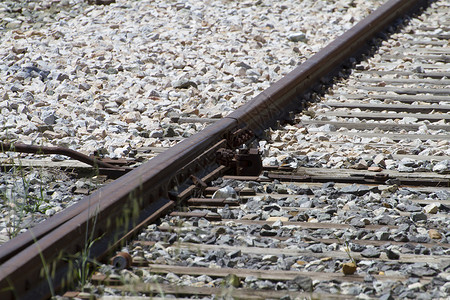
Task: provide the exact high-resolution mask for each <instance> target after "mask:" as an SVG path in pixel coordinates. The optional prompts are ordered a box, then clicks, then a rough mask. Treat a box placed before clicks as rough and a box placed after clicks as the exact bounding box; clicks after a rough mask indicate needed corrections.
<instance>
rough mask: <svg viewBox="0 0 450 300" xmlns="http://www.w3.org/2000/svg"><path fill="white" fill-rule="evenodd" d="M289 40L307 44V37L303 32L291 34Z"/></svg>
mask: <svg viewBox="0 0 450 300" xmlns="http://www.w3.org/2000/svg"><path fill="white" fill-rule="evenodd" d="M288 39H289V40H290V41H292V42H306V41H307V39H306V35H305V34H304V33H303V32H296V33H291V34H289V35H288Z"/></svg>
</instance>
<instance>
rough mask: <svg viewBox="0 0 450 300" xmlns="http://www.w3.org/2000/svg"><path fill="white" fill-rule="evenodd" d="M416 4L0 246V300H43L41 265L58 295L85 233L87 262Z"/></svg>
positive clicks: (390, 8)
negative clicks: (236, 135) (232, 139)
mask: <svg viewBox="0 0 450 300" xmlns="http://www.w3.org/2000/svg"><path fill="white" fill-rule="evenodd" d="M424 2H426V1H411V0H390V1H388V2H387V3H385V4H384V5H382V6H381V7H380V8H379V9H377V10H376V11H375V12H374V13H372V14H371V15H370V16H369V17H368V18H366V19H364V20H363V21H361V22H360V23H358V24H357V25H356V26H354V27H353V28H352V29H351V30H349V31H348V32H347V33H345V34H344V35H342V36H341V37H340V38H338V39H337V40H335V41H334V42H332V43H331V44H330V45H328V46H327V47H326V48H324V49H323V50H321V51H319V52H318V53H317V54H316V55H314V56H313V57H311V58H310V59H308V60H307V61H306V62H305V63H303V64H302V65H300V66H299V67H297V68H296V69H295V70H293V71H292V72H290V73H289V74H287V75H286V76H285V77H284V78H282V79H281V80H280V81H278V82H277V83H275V84H273V85H272V86H270V87H269V88H268V89H266V90H265V91H263V92H262V93H261V94H259V95H258V96H256V97H255V98H254V99H252V100H251V101H250V102H248V103H247V104H245V105H243V106H242V107H240V108H239V109H237V110H236V111H235V112H233V113H231V114H230V115H228V116H227V117H225V118H223V119H221V120H219V121H217V122H215V123H214V124H212V125H210V126H208V127H207V128H206V129H205V130H203V131H201V132H199V133H197V134H195V135H193V136H192V137H190V138H188V139H186V140H183V141H182V142H180V143H178V144H177V145H175V146H174V147H172V148H170V149H168V150H167V151H165V152H163V153H161V154H160V155H158V156H157V157H155V158H153V159H152V160H150V161H149V162H147V163H145V164H143V165H142V166H140V167H139V168H137V169H135V170H132V171H130V172H128V173H127V174H125V175H123V176H122V177H120V178H119V179H118V180H116V181H115V182H114V183H112V184H109V185H107V186H105V187H103V188H101V189H99V190H98V191H96V192H94V193H93V194H92V195H89V196H87V197H85V198H84V199H82V200H81V201H79V202H78V203H77V204H75V205H73V206H71V207H69V208H68V209H67V210H64V211H63V213H61V214H56V215H55V216H53V217H51V218H49V219H48V220H46V221H44V222H42V223H40V224H38V225H37V226H36V227H34V228H32V229H30V230H28V231H27V232H25V233H23V234H20V235H19V236H18V237H17V238H15V239H13V240H11V241H8V242H7V243H5V244H3V245H2V246H0V262H1V263H2V265H0V298H1V299H6V300H7V299H18V298H19V299H33V300H34V299H43V298H48V297H49V296H50V287H49V286H48V283H47V281H46V278H42V276H41V269H42V260H45V261H46V262H48V263H54V262H55V263H56V265H55V269H54V270H55V273H54V277H53V278H52V279H53V285H54V287H55V288H56V289H58V288H59V287H61V285H62V284H63V282H64V281H65V280H66V276H67V275H66V271H67V270H68V266H67V264H65V263H64V262H63V261H61V260H58V258H59V257H61V255H63V254H76V253H79V252H80V245H83V243H84V238H85V236H86V232H89V233H90V234H91V235H92V237H93V238H94V239H96V238H99V237H102V238H101V240H100V241H99V242H97V243H94V245H93V247H92V249H91V251H90V255H91V256H92V257H98V256H99V255H101V254H102V253H104V252H105V251H108V249H110V247H111V246H112V245H111V242H110V241H117V240H118V239H120V237H121V236H123V235H126V234H127V233H128V232H129V231H130V230H132V228H133V227H134V226H135V225H136V224H140V223H141V222H142V220H145V219H146V218H147V216H148V215H150V214H151V211H153V210H154V209H158V208H161V207H162V206H164V205H167V203H168V202H167V200H165V199H168V193H169V191H170V190H171V189H173V188H174V187H175V186H177V184H179V183H182V182H185V181H186V180H188V179H189V176H190V175H191V174H196V173H197V172H200V171H202V170H205V166H208V167H211V166H212V165H215V152H216V151H217V149H218V148H220V147H226V145H225V146H224V145H222V146H220V147H219V146H218V145H220V143H222V141H223V139H226V138H227V136H228V135H229V133H230V132H236V130H237V129H244V130H247V129H249V130H251V131H252V133H255V134H257V135H261V134H262V133H263V132H264V130H265V129H266V128H268V127H269V126H273V125H274V124H276V122H277V120H282V119H284V118H285V117H287V116H288V115H289V112H290V111H297V110H299V109H300V108H301V107H303V106H304V103H303V101H302V98H301V96H300V95H302V94H304V93H305V92H307V91H309V90H310V89H311V88H313V87H314V84H315V83H316V82H318V81H319V80H320V79H321V78H323V77H324V76H326V75H327V74H329V73H330V72H333V71H335V70H336V69H337V68H338V67H339V66H340V65H341V64H342V63H343V62H345V61H346V60H347V59H348V58H350V57H352V56H353V55H355V53H358V52H359V51H360V48H361V47H362V45H363V44H365V43H366V42H367V41H368V40H370V39H371V38H372V37H373V36H374V35H375V34H376V33H377V32H379V31H381V30H383V29H384V28H386V27H387V26H389V25H390V24H391V23H392V22H393V21H394V20H395V19H397V18H398V17H400V16H401V15H403V14H405V13H406V12H409V11H410V10H411V9H413V8H417V7H418V5H419V4H423V3H424ZM242 140H245V139H242ZM209 149H211V151H208V150H209ZM213 150H214V151H213ZM205 152H206V154H205ZM99 166H100V165H99ZM207 191H208V188H207V189H206V190H205V192H207ZM206 217H209V218H214V217H216V218H217V216H213V215H211V216H208V215H207V216H206ZM219 217H220V216H219ZM94 224H95V226H94ZM112 243H114V242H112Z"/></svg>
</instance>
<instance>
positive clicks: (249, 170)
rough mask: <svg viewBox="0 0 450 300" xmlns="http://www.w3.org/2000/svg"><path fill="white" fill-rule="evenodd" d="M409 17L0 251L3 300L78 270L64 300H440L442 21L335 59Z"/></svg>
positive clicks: (364, 28)
mask: <svg viewBox="0 0 450 300" xmlns="http://www.w3.org/2000/svg"><path fill="white" fill-rule="evenodd" d="M418 4H419V3H415V4H414V5H411V2H409V1H389V2H388V3H387V4H385V5H384V6H382V7H381V8H380V9H379V10H377V11H376V12H374V13H373V14H372V15H371V16H370V17H369V18H367V19H366V20H364V21H362V22H361V23H359V24H358V25H357V26H356V27H355V28H353V29H352V30H350V31H349V32H348V33H346V34H344V35H343V36H342V37H341V38H340V39H338V40H336V41H335V42H333V43H332V44H331V45H329V46H328V47H326V48H325V49H324V50H322V51H321V52H319V53H318V54H317V55H315V56H313V57H312V58H311V59H310V60H308V61H306V62H305V63H304V64H302V65H301V66H299V67H298V68H297V69H296V70H294V71H293V72H292V73H289V74H288V75H287V76H286V77H285V78H283V79H282V80H280V81H279V82H277V83H276V84H274V85H273V86H271V87H270V88H269V89H267V90H266V91H264V92H263V93H262V94H260V95H259V96H257V97H256V98H255V99H254V100H253V101H251V102H250V103H248V104H247V105H245V106H243V107H242V108H240V109H238V110H237V111H236V112H234V113H232V114H231V115H229V116H228V117H226V118H224V119H222V120H219V121H215V123H214V124H213V125H211V126H209V127H207V128H206V129H205V130H204V131H202V132H200V133H198V134H196V135H194V136H193V137H191V138H189V139H186V140H184V141H182V142H180V143H179V144H177V145H176V146H175V147H172V148H170V149H168V150H167V151H164V152H163V153H161V154H160V155H158V156H156V157H155V158H153V159H152V160H150V161H149V162H148V163H146V164H143V165H142V166H141V167H139V168H137V169H135V170H133V171H131V172H129V173H128V174H126V175H124V176H122V177H121V178H119V179H118V180H116V181H115V182H114V183H112V184H110V185H107V186H105V187H103V188H101V189H100V190H99V191H97V192H95V193H93V194H92V195H90V196H88V197H86V198H85V199H84V200H83V201H81V202H80V203H79V204H77V205H74V206H72V207H70V208H69V209H67V210H66V211H65V212H64V214H57V215H55V216H54V217H52V218H51V219H49V220H48V221H46V222H44V223H42V224H40V225H38V226H36V227H35V228H33V229H31V230H29V231H28V232H27V233H24V234H22V235H20V236H18V237H17V238H16V239H14V240H12V241H10V242H8V243H6V244H4V245H2V246H0V250H1V251H0V252H1V253H2V254H1V255H2V256H1V262H2V265H1V266H0V270H1V272H0V274H1V277H0V280H1V289H2V291H3V292H2V293H3V295H4V297H5V299H14V298H20V299H28V298H29V299H36V295H39V296H38V297H40V298H45V297H48V296H50V295H51V292H52V291H53V290H56V289H58V288H60V287H62V286H63V287H64V289H65V290H67V289H74V287H73V286H71V285H70V284H68V282H70V281H71V280H73V279H74V278H73V276H75V275H74V274H73V271H74V270H73V269H74V267H78V268H76V269H77V270H80V268H79V267H82V269H83V270H85V269H89V268H90V267H89V266H91V267H92V264H91V260H90V259H96V260H98V261H102V262H110V264H105V265H102V266H101V267H100V268H98V269H97V272H96V273H95V274H94V275H93V276H92V278H91V280H90V282H91V283H90V284H89V285H85V286H84V289H83V291H82V292H81V293H80V292H67V293H66V294H65V296H66V297H79V298H83V297H87V298H89V297H96V298H99V299H112V298H114V297H116V298H117V299H122V298H121V297H122V296H123V298H125V299H126V298H127V297H129V298H130V299H134V298H133V297H132V296H143V295H146V296H148V295H151V296H152V297H162V298H164V297H168V295H171V296H173V295H175V296H177V297H185V298H190V297H213V296H212V295H215V297H218V298H220V297H223V298H227V297H228V298H241V299H267V298H283V299H291V298H292V299H293V298H296V297H300V298H302V297H323V298H335V299H348V298H353V297H355V296H358V295H359V296H360V297H366V298H371V297H380V296H381V297H386V299H388V298H389V297H400V298H404V297H409V298H411V297H414V296H415V295H421V297H432V298H436V297H437V298H439V297H442V298H444V297H446V296H448V294H449V292H450V291H449V288H448V282H449V279H450V278H449V276H448V274H449V273H448V272H449V265H450V264H449V262H450V256H449V255H450V253H449V240H448V238H449V237H448V235H447V231H448V228H447V227H448V225H447V223H448V212H449V208H450V206H449V205H450V203H448V200H449V199H448V195H449V194H450V187H449V184H450V179H449V175H448V170H449V166H448V164H449V162H448V156H449V153H448V143H449V142H448V140H449V138H448V125H447V123H448V110H449V108H450V106H449V103H448V100H449V97H448V95H449V90H448V89H446V84H447V83H446V82H447V81H448V80H447V79H446V78H447V77H448V67H447V65H448V64H446V62H447V60H448V57H447V56H448V38H447V39H446V34H447V33H448V23H445V15H446V14H448V13H449V7H448V6H446V4H445V3H443V2H439V1H437V2H435V3H431V4H429V6H430V7H428V9H427V10H426V11H425V12H423V13H422V14H421V15H420V17H419V19H415V18H413V19H411V20H410V22H409V23H408V25H405V26H406V27H405V28H402V30H400V31H399V32H397V33H393V32H391V34H390V37H389V39H386V40H384V41H383V42H381V41H380V43H381V45H378V47H377V51H376V52H375V53H374V55H372V57H370V58H367V59H365V60H361V61H358V62H356V60H354V59H351V57H354V55H355V52H356V53H361V50H360V49H359V48H352V49H351V48H350V47H353V45H354V44H355V43H357V44H362V43H363V42H365V41H371V38H372V37H373V35H374V34H376V33H377V32H378V31H379V30H382V29H384V28H385V27H387V26H389V25H391V24H392V22H393V21H394V20H396V19H397V18H398V17H399V16H400V15H401V14H403V13H405V12H406V11H409V10H411V9H413V8H414V9H415V8H416V5H418ZM393 11H396V14H393V15H392V14H391V13H392V12H393ZM438 21H441V22H440V23H439V22H438ZM411 35H416V38H414V39H412V41H413V42H412V41H409V37H410V36H411ZM447 35H448V34H447ZM418 36H420V37H421V39H422V38H423V40H421V39H420V40H419V39H417V37H418ZM404 49H407V51H408V55H407V57H406V56H405V55H403V54H402V53H403V52H404V51H406V50H404ZM446 50H447V52H446ZM372 51H373V50H372ZM372 54H373V53H372ZM347 60H349V64H347V68H345V69H344V70H342V71H341V72H342V74H341V75H342V76H340V78H341V79H339V80H338V81H336V82H334V84H333V85H332V86H327V87H326V88H324V87H323V86H320V85H317V82H318V81H319V80H320V79H322V78H323V77H324V76H327V77H330V76H331V75H329V74H330V72H332V73H334V74H336V68H338V67H340V66H341V63H342V62H343V61H347ZM348 66H353V67H354V68H352V69H351V70H352V72H351V73H350V69H349V68H348ZM339 70H340V69H339ZM428 75H429V76H428ZM316 85H317V86H316ZM310 87H314V88H313V89H310ZM306 100H309V102H308V101H306ZM301 109H304V111H303V112H300V113H297V114H292V113H291V112H298V111H299V110H301ZM174 121H178V122H196V121H198V120H196V119H186V118H185V119H183V118H178V119H177V120H174ZM203 121H205V122H206V121H208V120H203ZM209 121H212V120H209ZM280 121H281V123H280V124H278V126H276V125H277V123H278V122H280ZM270 126H272V127H273V128H276V129H267V128H268V127H270ZM264 137H265V138H264ZM417 140H420V141H421V142H420V143H418V142H417ZM243 144H247V145H248V146H247V148H242V147H240V146H241V145H243ZM255 144H256V145H257V146H258V149H259V151H255V150H251V149H252V148H251V146H252V145H253V146H254V145H255ZM249 147H250V148H249ZM236 148H240V150H239V151H238V152H236V151H235V149H236ZM249 149H250V150H249ZM260 152H262V156H263V157H262V158H261V157H260V154H261V153H260ZM343 153H344V154H345V155H344V157H345V159H342V157H343V155H341V154H343ZM338 154H339V155H338ZM218 162H220V163H218ZM83 245H84V246H83ZM118 252H119V253H118ZM62 258H63V259H62ZM42 265H44V266H46V268H42V267H41V266H42ZM68 271H71V273H70V274H71V275H70V276H69V277H68V275H67V273H68ZM79 274H80V273H79ZM71 276H72V277H71ZM80 277H82V278H80ZM80 277H79V278H78V280H80V279H82V280H83V282H84V283H87V279H88V274H87V272H85V273H82V274H81V276H80ZM85 280H86V281H85ZM92 284H95V285H92ZM9 288H12V290H9ZM288 297H289V298H288ZM2 298H3V296H2Z"/></svg>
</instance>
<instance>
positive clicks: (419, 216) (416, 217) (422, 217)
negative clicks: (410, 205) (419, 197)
mask: <svg viewBox="0 0 450 300" xmlns="http://www.w3.org/2000/svg"><path fill="white" fill-rule="evenodd" d="M411 220H413V221H414V222H419V221H426V220H427V215H426V214H425V213H423V212H415V213H411Z"/></svg>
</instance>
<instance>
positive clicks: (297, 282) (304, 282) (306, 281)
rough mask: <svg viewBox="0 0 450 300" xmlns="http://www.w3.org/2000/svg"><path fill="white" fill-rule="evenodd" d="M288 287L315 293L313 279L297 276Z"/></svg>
mask: <svg viewBox="0 0 450 300" xmlns="http://www.w3.org/2000/svg"><path fill="white" fill-rule="evenodd" d="M288 286H290V287H292V288H297V289H299V290H303V291H305V292H312V291H313V282H312V279H311V278H309V277H305V276H301V275H299V276H296V277H295V278H294V279H293V280H291V281H290V282H289V283H288Z"/></svg>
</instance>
